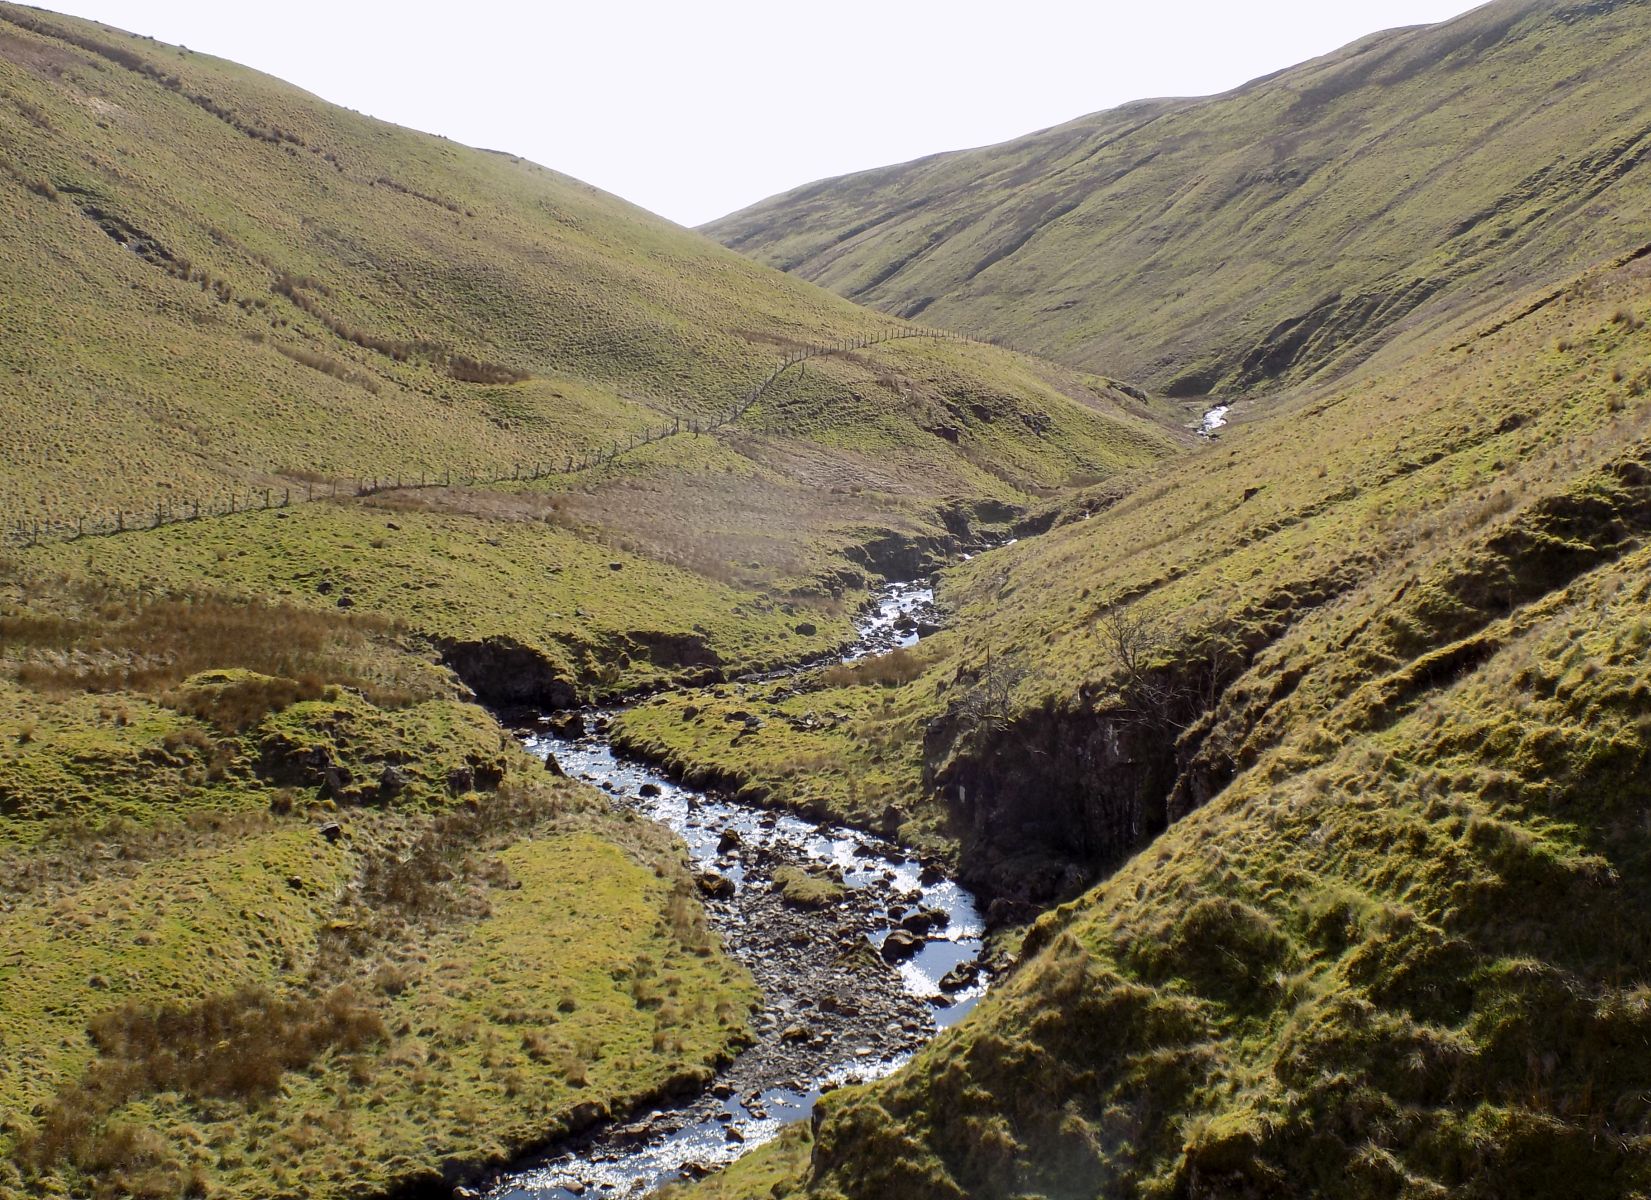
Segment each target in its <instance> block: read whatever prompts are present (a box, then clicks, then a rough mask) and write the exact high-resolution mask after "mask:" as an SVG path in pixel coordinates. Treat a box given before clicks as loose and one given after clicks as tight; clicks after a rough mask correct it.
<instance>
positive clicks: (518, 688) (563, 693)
mask: <svg viewBox="0 0 1651 1200" xmlns="http://www.w3.org/2000/svg"><path fill="white" fill-rule="evenodd" d="M441 661H442V664H443V665H444V666H446V667H447V668H448V669H449V670H451V671H452V672H453V674H455V675H457V676H458V677H459V678H460V679H462V680H463V681H464V683H465V685H466V686H467V687H469V689H470V690H471V691H472V692H474V693H475V694H476V698H477V699H478V700H480V701H481V702H482V703H483V704H487V705H490V706H492V707H495V708H524V707H529V706H531V707H534V708H572V707H573V706H574V705H576V704H578V703H579V693H578V691H577V689H576V688H575V687H574V684H573V681H572V680H571V679H569V678H568V677H567V675H566V674H565V673H564V672H563V671H562V669H561V668H560V667H559V666H557V664H556V663H554V662H552V661H551V660H550V659H549V658H547V657H546V656H545V655H544V654H543V653H542V652H541V651H539V650H536V649H534V648H533V647H531V646H524V645H523V644H522V643H521V642H518V641H516V640H515V639H514V638H509V637H487V638H482V639H481V640H479V641H464V642H460V641H448V642H444V643H443V644H442V646H441Z"/></svg>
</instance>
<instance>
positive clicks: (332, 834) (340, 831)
mask: <svg viewBox="0 0 1651 1200" xmlns="http://www.w3.org/2000/svg"><path fill="white" fill-rule="evenodd" d="M315 832H317V833H319V834H320V835H321V836H322V838H324V839H325V840H326V841H329V842H335V843H336V842H337V841H338V840H339V839H340V838H342V837H343V836H344V827H343V826H342V825H340V824H339V823H338V822H337V821H328V822H327V823H326V824H325V825H323V826H321V827H320V828H319V829H317V830H316V831H315Z"/></svg>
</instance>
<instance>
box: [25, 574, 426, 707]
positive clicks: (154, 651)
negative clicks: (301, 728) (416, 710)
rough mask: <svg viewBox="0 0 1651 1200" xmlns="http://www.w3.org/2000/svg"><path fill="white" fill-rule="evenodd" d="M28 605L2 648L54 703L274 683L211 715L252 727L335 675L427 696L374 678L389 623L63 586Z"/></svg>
mask: <svg viewBox="0 0 1651 1200" xmlns="http://www.w3.org/2000/svg"><path fill="white" fill-rule="evenodd" d="M65 597H67V598H68V600H69V603H68V604H67V605H64V604H63V600H64V598H65ZM22 601H23V602H22V604H20V605H18V606H16V607H15V608H11V609H10V611H5V610H0V646H3V647H4V648H5V651H6V656H7V658H9V659H10V660H11V662H10V663H8V664H6V665H8V666H10V668H11V673H12V674H13V676H14V677H15V678H16V679H17V681H18V682H19V683H21V684H23V685H24V686H25V687H29V688H31V689H33V690H35V691H39V692H42V693H45V694H48V695H66V694H71V693H75V692H121V691H131V692H147V693H151V694H159V693H162V692H165V691H166V690H167V689H169V688H172V687H175V686H176V685H177V684H179V683H180V682H182V681H183V680H185V679H187V678H189V677H190V676H191V675H195V674H198V673H200V672H202V671H207V670H226V669H232V668H241V669H244V670H248V671H255V672H258V673H259V674H262V675H267V676H271V677H273V679H272V680H271V681H270V682H268V683H264V684H253V683H250V682H249V683H247V684H245V685H235V686H234V687H231V688H228V689H225V691H226V692H227V693H229V695H228V696H227V697H226V698H227V699H228V700H229V701H230V702H231V703H230V704H229V706H228V708H227V709H226V710H225V711H224V712H223V713H222V714H218V715H214V716H213V717H212V718H211V719H212V720H213V721H214V723H216V724H219V726H220V728H245V727H246V725H245V724H244V723H243V722H246V721H250V720H252V719H253V717H254V716H255V715H256V714H258V713H259V712H260V710H261V711H262V712H268V711H271V710H272V709H274V708H279V707H284V706H285V705H286V704H290V703H293V702H294V701H296V700H299V699H311V698H314V696H316V695H319V694H320V693H319V691H318V687H319V680H320V679H321V678H323V677H324V678H326V679H328V680H331V681H333V682H335V683H338V684H342V685H344V686H348V687H354V688H358V689H360V690H361V691H362V692H364V693H366V694H367V695H368V696H369V697H370V698H372V699H373V701H374V702H375V703H377V704H379V705H380V706H384V707H399V706H401V705H404V704H407V703H410V702H412V701H414V700H416V699H421V698H423V697H421V696H414V695H412V694H410V693H409V692H407V691H406V690H405V689H404V688H402V687H400V686H396V685H391V684H388V683H386V682H385V681H384V680H382V679H380V678H378V677H377V674H376V673H375V672H374V670H373V668H372V660H373V659H374V657H376V655H375V653H374V650H375V647H374V642H375V641H378V640H381V639H384V638H386V637H389V636H392V635H394V634H395V633H396V629H395V627H394V626H393V625H392V624H391V623H390V622H388V621H385V620H383V619H381V618H374V617H371V616H365V615H363V616H357V615H353V614H351V615H345V614H342V613H339V614H335V613H328V612H318V611H315V610H313V609H303V608H297V607H294V606H291V605H287V604H271V603H268V602H265V601H262V600H248V599H237V598H233V597H226V596H221V595H217V594H214V593H209V592H198V593H188V594H182V595H170V596H159V597H154V596H144V595H140V594H136V593H131V592H123V591H118V590H116V589H114V588H112V587H100V586H98V585H93V584H87V585H73V584H67V583H64V582H62V581H46V582H37V583H32V584H27V585H24V588H23V597H22ZM54 610H62V611H54ZM195 715H200V716H206V715H207V714H206V713H204V712H201V713H196V714H195Z"/></svg>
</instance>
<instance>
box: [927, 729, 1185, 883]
mask: <svg viewBox="0 0 1651 1200" xmlns="http://www.w3.org/2000/svg"><path fill="white" fill-rule="evenodd" d="M959 739H961V740H963V741H965V742H967V743H968V745H966V746H965V747H964V748H963V749H962V752H957V751H955V750H954V751H951V752H950V753H948V750H949V748H951V747H953V746H954V745H955V743H956V741H957V740H959ZM927 751H928V760H929V762H930V763H931V764H933V763H936V762H940V763H942V764H943V765H941V766H940V767H938V769H931V772H930V780H929V782H930V783H931V785H932V786H934V787H935V788H937V789H938V790H939V792H940V793H941V795H942V796H944V797H945V798H946V800H947V801H948V804H949V807H950V808H951V811H952V813H953V814H954V816H955V817H956V819H957V821H958V825H959V826H960V832H961V842H962V850H961V862H960V876H961V878H962V879H963V880H964V882H966V883H967V884H968V885H969V886H971V887H973V888H975V889H976V890H978V891H980V892H981V893H983V894H985V895H989V896H991V897H993V898H994V899H998V900H1003V901H1006V902H1008V903H1007V905H1000V906H998V907H999V909H1000V910H1001V911H1009V910H1011V909H1015V908H1018V906H1020V905H1025V904H1031V905H1045V904H1049V903H1052V902H1054V901H1056V900H1059V899H1062V898H1064V897H1067V896H1070V895H1072V894H1073V893H1075V892H1077V891H1078V890H1080V889H1081V888H1083V887H1084V886H1086V885H1087V884H1089V883H1090V882H1092V881H1093V880H1094V879H1095V878H1096V877H1097V876H1098V875H1099V874H1100V873H1102V872H1103V871H1105V870H1106V869H1107V868H1109V867H1112V866H1114V865H1116V864H1117V863H1118V862H1120V861H1122V860H1123V859H1124V858H1125V857H1127V856H1128V855H1129V854H1130V853H1131V852H1132V851H1134V850H1135V849H1137V848H1139V847H1140V846H1141V845H1143V844H1145V843H1146V842H1147V841H1148V840H1150V839H1151V838H1152V837H1154V836H1156V835H1157V834H1158V833H1160V832H1161V831H1162V830H1163V829H1164V827H1165V825H1166V823H1167V817H1166V813H1165V797H1166V796H1167V795H1168V794H1169V792H1170V790H1171V789H1172V788H1173V786H1174V784H1175V781H1176V775H1177V767H1176V758H1177V755H1176V744H1175V738H1174V737H1173V735H1171V734H1167V733H1164V732H1160V731H1158V730H1155V729H1154V728H1152V727H1150V726H1148V725H1145V724H1142V723H1139V722H1132V721H1130V720H1128V719H1126V718H1124V717H1122V716H1120V715H1118V714H1115V713H1114V714H1108V713H1106V712H1096V711H1090V710H1087V709H1063V708H1057V707H1055V706H1053V705H1048V706H1045V707H1042V708H1040V709H1036V710H1033V711H1031V712H1028V713H1025V714H1022V715H1021V716H1019V717H1017V718H1016V719H1015V720H1013V721H1012V722H1010V723H1008V724H1006V725H1004V726H1003V727H1001V728H1000V729H998V730H996V731H995V732H993V733H992V734H990V735H987V736H984V737H981V736H974V737H970V736H969V735H967V734H960V732H959V731H958V730H957V728H956V723H955V718H954V719H953V720H952V721H944V722H937V723H936V725H935V726H934V727H931V728H930V730H929V732H928V746H927Z"/></svg>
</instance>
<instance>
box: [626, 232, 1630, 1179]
mask: <svg viewBox="0 0 1651 1200" xmlns="http://www.w3.org/2000/svg"><path fill="white" fill-rule="evenodd" d="M1648 321H1651V246H1647V247H1644V248H1642V249H1640V250H1638V251H1636V252H1634V253H1631V254H1628V255H1624V256H1621V257H1619V258H1617V259H1615V260H1612V261H1610V262H1607V263H1605V264H1602V265H1600V266H1598V267H1596V268H1593V269H1591V270H1588V271H1584V272H1582V273H1580V274H1578V275H1577V276H1576V277H1575V278H1573V279H1571V280H1568V281H1566V282H1565V283H1564V284H1563V285H1562V286H1560V287H1558V288H1556V289H1553V290H1551V291H1544V292H1540V293H1534V294H1526V295H1522V296H1519V297H1517V298H1514V299H1512V300H1510V301H1509V302H1508V303H1507V304H1506V305H1505V306H1504V307H1503V308H1502V309H1501V310H1500V311H1498V312H1495V313H1492V314H1489V315H1487V316H1486V317H1484V318H1476V319H1473V320H1470V321H1467V322H1465V323H1463V324H1460V325H1458V326H1456V327H1455V328H1452V329H1447V330H1443V331H1440V333H1439V334H1438V335H1437V341H1436V344H1435V345H1434V347H1433V348H1432V349H1431V350H1429V351H1427V352H1425V353H1422V354H1418V355H1416V356H1415V357H1413V358H1412V359H1410V360H1409V361H1406V362H1404V363H1402V364H1399V365H1396V366H1390V367H1387V368H1385V369H1383V370H1381V371H1373V370H1365V371H1362V372H1359V373H1358V374H1357V375H1355V376H1354V377H1352V378H1350V379H1348V380H1345V381H1342V382H1340V383H1337V384H1335V385H1333V386H1327V387H1318V388H1308V389H1298V390H1295V391H1292V392H1288V393H1285V394H1284V395H1282V396H1281V397H1280V398H1279V399H1278V400H1277V401H1276V404H1277V408H1276V409H1275V411H1274V414H1273V415H1272V416H1271V417H1269V418H1267V419H1264V420H1260V421H1257V422H1255V423H1253V424H1251V425H1248V426H1243V427H1240V428H1238V429H1237V430H1234V431H1231V432H1230V433H1229V434H1228V435H1227V436H1225V437H1224V438H1222V439H1221V440H1219V441H1218V442H1216V443H1214V444H1213V445H1211V446H1210V447H1209V448H1208V449H1206V450H1204V451H1203V452H1201V453H1199V454H1197V455H1194V456H1192V457H1190V458H1188V459H1185V460H1182V461H1180V462H1177V463H1173V464H1169V465H1168V466H1166V467H1164V468H1160V469H1158V470H1155V471H1151V472H1147V473H1144V474H1143V476H1142V477H1141V478H1139V479H1138V480H1137V481H1134V482H1133V484H1132V483H1131V481H1128V480H1120V481H1116V482H1114V483H1113V484H1111V485H1103V486H1102V487H1099V488H1096V489H1093V490H1092V491H1091V492H1089V493H1088V494H1086V495H1084V496H1082V497H1080V498H1077V499H1075V500H1073V501H1070V502H1066V503H1063V504H1062V505H1060V506H1059V507H1058V511H1055V512H1052V513H1051V514H1050V520H1051V521H1052V523H1053V528H1052V529H1051V530H1050V531H1049V532H1048V533H1045V534H1043V535H1042V536H1038V537H1033V538H1027V539H1024V540H1022V541H1021V542H1020V543H1019V544H1017V545H1014V546H1012V547H1009V548H1007V549H1005V550H1001V551H996V552H993V553H992V554H989V555H985V556H982V557H980V558H978V559H976V560H974V561H973V562H971V563H968V564H966V565H964V566H961V567H959V568H956V569H955V570H952V571H950V572H948V573H947V575H946V581H945V585H944V587H943V589H942V592H941V599H942V602H943V603H944V604H945V605H946V606H947V607H948V609H949V610H950V611H951V613H952V627H951V628H950V629H949V630H948V631H947V632H946V633H945V634H942V635H941V636H940V637H939V638H936V639H935V645H933V646H931V647H929V648H928V649H927V651H926V652H925V653H926V657H925V661H924V662H922V663H921V664H919V666H920V671H919V672H918V673H916V674H915V676H913V675H907V676H906V677H905V678H904V679H899V680H887V681H882V682H874V681H872V680H870V679H867V680H865V681H864V686H869V687H871V688H875V689H876V691H878V692H879V693H881V695H882V697H883V698H882V699H881V700H880V701H879V702H878V707H879V708H880V709H881V710H882V711H883V712H884V713H887V714H890V715H894V716H897V717H898V718H899V719H900V720H902V721H904V722H905V723H906V725H905V727H906V729H907V730H908V731H909V732H910V734H911V736H910V737H909V738H907V739H905V740H904V741H902V742H900V743H899V745H901V746H903V747H904V750H903V751H900V752H897V753H898V755H899V757H900V761H899V762H898V763H896V764H894V765H893V766H891V767H890V768H889V769H890V770H893V771H895V772H897V773H899V774H901V775H902V777H904V778H907V779H911V780H919V779H920V780H921V781H922V783H923V785H925V786H927V787H930V788H932V789H933V790H934V792H935V793H936V799H935V800H934V801H933V802H934V803H937V804H940V805H941V806H942V808H943V809H944V811H945V814H946V818H948V819H949V821H950V826H949V827H950V829H951V831H952V833H953V835H954V836H956V837H957V838H958V839H959V841H960V843H961V847H960V854H961V858H962V862H963V864H964V869H965V872H966V873H967V874H968V875H969V876H971V877H973V878H974V879H975V880H976V881H977V882H978V883H980V884H981V885H983V886H985V887H987V888H989V889H992V890H994V891H996V892H997V893H998V894H999V897H1000V900H1001V902H1002V905H1003V907H1004V910H1005V912H1007V913H1012V912H1013V911H1014V910H1015V909H1017V908H1020V905H1021V904H1023V903H1024V902H1025V901H1027V900H1031V901H1034V902H1036V904H1043V903H1046V902H1048V901H1049V900H1051V899H1059V898H1062V897H1068V899H1066V902H1065V903H1063V904H1060V905H1059V906H1058V907H1056V908H1054V909H1053V910H1051V911H1049V912H1047V913H1045V915H1043V916H1041V917H1039V918H1038V919H1037V920H1036V921H1035V923H1033V924H1032V925H1031V926H1030V928H1029V930H1028V932H1027V933H1026V936H1025V938H1024V940H1023V941H1022V943H1021V945H1020V949H1019V952H1018V958H1017V962H1016V964H1015V967H1014V969H1013V971H1012V972H1011V973H1010V974H1009V976H1008V978H1007V980H1006V981H1005V982H1003V983H1002V984H1001V985H1000V986H999V987H998V988H997V989H995V990H994V992H993V993H992V994H991V995H990V996H988V998H987V1000H986V1001H985V1002H984V1003H983V1004H982V1006H981V1008H980V1009H979V1010H977V1012H976V1013H975V1014H974V1015H973V1016H972V1018H971V1019H970V1020H969V1021H968V1022H965V1023H964V1024H963V1025H962V1026H961V1027H959V1028H958V1029H956V1030H955V1031H952V1032H951V1033H949V1034H947V1035H945V1036H943V1037H942V1038H941V1039H940V1040H939V1041H938V1042H937V1043H935V1044H934V1045H933V1046H931V1047H930V1048H929V1049H928V1050H926V1051H925V1052H923V1053H922V1054H921V1055H920V1056H919V1057H918V1059H917V1061H916V1062H915V1063H914V1064H913V1065H912V1067H911V1068H909V1069H908V1070H906V1071H904V1072H902V1073H901V1074H900V1075H898V1076H897V1077H895V1078H894V1079H893V1080H892V1081H890V1082H888V1083H885V1084H880V1085H874V1086H871V1087H865V1088H854V1089H847V1090H845V1091H844V1092H842V1093H839V1094H835V1095H833V1096H831V1097H828V1098H827V1100H826V1101H825V1103H824V1104H823V1105H822V1108H821V1111H820V1112H819V1114H818V1115H817V1116H816V1119H815V1122H814V1125H813V1128H812V1130H811V1131H807V1132H802V1131H799V1132H798V1133H797V1134H794V1135H793V1136H791V1137H790V1138H787V1139H786V1140H784V1141H782V1142H781V1143H779V1144H777V1145H776V1146H775V1147H773V1148H770V1149H768V1150H765V1151H764V1152H761V1153H760V1154H759V1156H757V1157H755V1158H753V1159H752V1160H750V1161H748V1162H746V1163H743V1164H741V1165H740V1166H738V1167H736V1168H735V1169H734V1170H733V1171H731V1172H729V1173H728V1174H727V1175H726V1176H724V1177H721V1178H718V1179H717V1180H715V1181H712V1182H710V1183H707V1184H706V1185H704V1186H703V1190H702V1194H704V1195H706V1196H715V1197H734V1196H756V1195H762V1196H783V1195H790V1194H795V1195H802V1194H807V1195H811V1196H821V1197H873V1196H895V1195H898V1196H902V1197H917V1198H930V1197H947V1198H960V1197H965V1196H967V1197H977V1198H978V1197H1004V1198H1007V1197H1023V1196H1032V1195H1037V1196H1047V1197H1078V1196H1095V1195H1107V1196H1143V1197H1144V1196H1175V1197H1222V1198H1228V1197H1232V1198H1236V1197H1251V1196H1301V1197H1307V1196H1324V1195H1334V1196H1347V1197H1398V1196H1403V1197H1421V1196H1446V1195H1449V1196H1468V1197H1474V1196H1483V1197H1495V1196H1509V1195H1531V1196H1537V1195H1540V1196H1550V1195H1566V1196H1586V1197H1601V1198H1603V1197H1618V1196H1638V1195H1645V1194H1647V1189H1648V1188H1651V1139H1648V1136H1647V1130H1648V1128H1651V1126H1648V1120H1651V1112H1648V1110H1647V1109H1646V1106H1645V1092H1644V1089H1643V1087H1642V1085H1641V1081H1642V1080H1643V1079H1644V1077H1645V1071H1646V1058H1645V1050H1644V1039H1645V1036H1646V1033H1645V1029H1646V1022H1647V1021H1648V1020H1651V1008H1648V1007H1647V1003H1646V996H1647V994H1648V993H1647V987H1648V983H1651V981H1648V979H1647V977H1646V973H1645V967H1644V964H1645V961H1646V954H1647V944H1646V939H1647V930H1648V929H1651V909H1648V905H1651V862H1648V860H1647V858H1646V855H1645V849H1644V847H1645V838H1644V826H1645V804H1646V800H1647V797H1648V795H1651V793H1648V791H1647V779H1648V778H1651V774H1648V772H1651V690H1648V689H1651V683H1648V680H1651V671H1648V669H1647V663H1648V654H1651V570H1648V567H1651V559H1648V555H1651V543H1648V541H1647V533H1648V531H1651V396H1648V392H1651V325H1648ZM842 682H844V681H843V680H822V685H824V686H826V687H827V689H828V690H827V691H826V692H825V695H824V696H822V695H812V696H803V697H801V698H798V699H791V698H780V697H776V698H775V699H774V700H773V703H775V704H776V705H779V706H795V707H802V706H805V705H806V706H807V707H809V708H812V709H815V710H824V708H825V707H826V704H827V703H830V702H831V701H829V700H828V699H826V698H825V697H828V696H834V695H836V694H840V693H832V692H830V691H829V686H830V685H834V684H841V683H842ZM668 709H669V702H668V701H666V702H664V703H663V704H662V705H660V706H658V708H657V711H658V712H660V713H665V712H668ZM641 711H642V712H648V711H650V710H641ZM754 711H757V712H758V713H761V712H763V711H764V710H763V709H762V708H761V707H757V708H755V709H754ZM652 720H653V722H654V724H655V725H656V726H657V730H658V731H656V732H655V734H654V736H656V737H659V738H662V739H664V740H667V741H669V740H671V738H672V736H673V735H672V734H671V732H670V731H671V729H672V727H673V726H672V723H671V722H670V721H667V720H663V719H660V718H659V717H654V718H652ZM690 724H691V723H690ZM677 740H678V741H684V742H685V741H688V740H689V735H688V734H686V733H684V734H681V735H677ZM822 753H823V754H825V756H826V757H827V758H828V759H829V753H828V752H822ZM835 753H836V755H837V757H838V760H839V761H843V762H849V761H853V756H854V755H857V754H859V753H860V751H859V750H857V749H855V748H854V747H853V746H849V745H844V746H842V747H840V748H839V749H838V750H837V751H836V752H835ZM1094 879H1099V880H1100V882H1099V883H1098V885H1097V886H1094V887H1092V888H1090V889H1089V890H1087V891H1086V890H1084V888H1085V881H1086V880H1094ZM1020 911H1024V912H1026V913H1028V914H1030V913H1031V912H1033V911H1036V908H1035V906H1034V907H1029V908H1021V909H1020Z"/></svg>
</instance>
